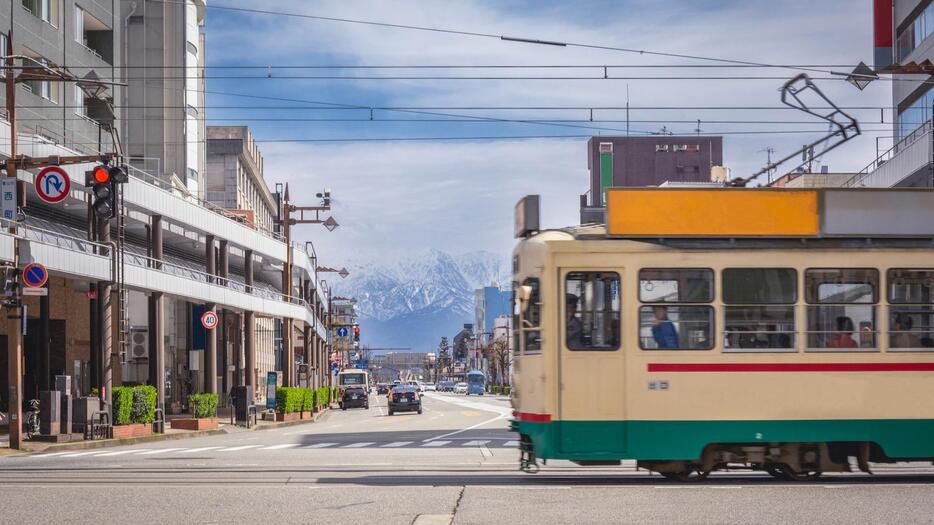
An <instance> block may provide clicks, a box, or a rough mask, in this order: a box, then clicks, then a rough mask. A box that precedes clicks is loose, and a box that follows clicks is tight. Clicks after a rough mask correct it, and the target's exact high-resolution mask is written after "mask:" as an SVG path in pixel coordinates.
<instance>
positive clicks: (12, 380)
mask: <svg viewBox="0 0 934 525" xmlns="http://www.w3.org/2000/svg"><path fill="white" fill-rule="evenodd" d="M11 33H12V31H11ZM6 55H7V59H6V65H7V70H6V113H7V120H9V121H10V159H9V160H8V161H7V163H6V176H7V177H9V178H12V179H13V180H14V181H15V180H16V77H15V74H14V72H13V71H14V70H13V67H14V65H15V60H14V59H13V35H12V34H10V35H8V36H7V40H6ZM18 194H19V192H18V191H17V201H18V200H19V196H18ZM17 204H18V202H17ZM18 211H19V209H18V208H17V212H18ZM13 219H14V220H13V221H11V222H10V224H9V232H10V234H11V235H12V237H13V267H14V268H19V242H18V239H17V238H16V217H14V218H13ZM11 300H12V301H15V302H16V303H18V304H19V308H18V310H19V314H18V316H17V317H20V319H17V320H16V321H15V322H14V323H13V325H14V327H13V337H12V341H10V342H9V343H8V344H7V382H8V385H9V390H10V392H9V397H8V400H9V402H8V403H7V405H8V406H9V427H10V448H12V449H20V448H22V447H23V427H22V420H23V401H22V398H23V320H22V319H21V317H22V316H23V307H22V301H23V297H22V295H21V294H20V292H19V287H16V295H14V296H13V297H12V298H11Z"/></svg>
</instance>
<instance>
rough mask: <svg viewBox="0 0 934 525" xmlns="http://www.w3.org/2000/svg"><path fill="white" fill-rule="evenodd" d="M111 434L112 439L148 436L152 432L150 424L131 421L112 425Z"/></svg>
mask: <svg viewBox="0 0 934 525" xmlns="http://www.w3.org/2000/svg"><path fill="white" fill-rule="evenodd" d="M113 434H114V435H113V438H114V439H124V438H134V437H142V436H149V435H151V434H152V424H151V423H132V424H129V425H114V427H113Z"/></svg>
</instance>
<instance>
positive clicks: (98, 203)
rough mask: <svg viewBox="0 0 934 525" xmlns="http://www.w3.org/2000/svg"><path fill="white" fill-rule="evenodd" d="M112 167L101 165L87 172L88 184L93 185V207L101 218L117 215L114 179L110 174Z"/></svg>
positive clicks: (110, 217)
mask: <svg viewBox="0 0 934 525" xmlns="http://www.w3.org/2000/svg"><path fill="white" fill-rule="evenodd" d="M110 170H111V168H109V167H107V166H106V165H100V166H97V167H95V168H94V169H93V170H91V171H89V172H88V173H87V181H86V182H85V184H86V185H88V186H90V187H91V208H92V209H93V210H94V214H95V215H97V216H98V217H100V218H101V219H112V218H114V217H115V216H116V211H117V201H116V198H115V197H116V194H117V192H116V191H115V190H116V188H115V187H114V180H113V178H112V177H111V176H110Z"/></svg>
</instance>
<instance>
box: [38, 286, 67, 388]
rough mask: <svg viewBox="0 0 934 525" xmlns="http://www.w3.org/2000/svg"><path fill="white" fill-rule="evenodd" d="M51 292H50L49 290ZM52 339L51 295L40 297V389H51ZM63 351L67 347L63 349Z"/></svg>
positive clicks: (46, 287)
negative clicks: (50, 320)
mask: <svg viewBox="0 0 934 525" xmlns="http://www.w3.org/2000/svg"><path fill="white" fill-rule="evenodd" d="M45 289H46V290H47V291H48V290H49V283H45ZM47 293H49V292H47ZM51 340H52V326H51V323H50V322H49V296H48V295H43V296H40V297H39V391H40V392H44V391H46V390H51V388H49V383H50V381H51V376H52V372H51V370H50V369H49V352H50V350H51V349H50V346H51V345H50V343H51ZM61 351H62V353H64V352H65V349H64V348H62V349H61Z"/></svg>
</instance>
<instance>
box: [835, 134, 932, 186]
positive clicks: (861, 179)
mask: <svg viewBox="0 0 934 525" xmlns="http://www.w3.org/2000/svg"><path fill="white" fill-rule="evenodd" d="M932 128H934V124H932V121H930V120H929V121H927V122H925V123H924V124H923V125H921V127H919V128H918V129H916V130H914V131H912V132H911V133H909V134H908V135H906V136H905V137H904V138H902V139H901V140H899V141H898V142H896V143H895V144H894V145H893V146H892V147H891V148H889V149H888V150H886V151H885V152H884V153H883V154H882V155H879V157H877V158H876V159H874V160H873V161H872V162H870V163H869V165H868V166H866V167H865V168H863V169H861V170H859V172H857V173H856V175H853V176H852V177H851V178H850V179H849V180H848V181H846V182H844V183H843V187H844V188H853V187H859V186H864V185H865V183H866V180H867V179H868V178H869V177H870V176H871V175H872V173H873V172H875V171H876V170H878V169H879V168H881V167H882V166H883V165H884V164H886V163H887V162H889V161H891V160H892V159H894V158H895V157H896V156H897V155H898V154H899V153H900V152H902V151H905V150H906V149H908V147H909V146H912V145H914V144H915V143H916V142H918V141H919V140H923V139H928V140H930V138H929V137H930V135H931V131H932ZM908 175H910V173H906V174H905V176H906V177H907V176H908Z"/></svg>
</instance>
